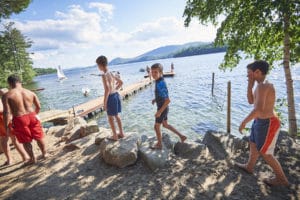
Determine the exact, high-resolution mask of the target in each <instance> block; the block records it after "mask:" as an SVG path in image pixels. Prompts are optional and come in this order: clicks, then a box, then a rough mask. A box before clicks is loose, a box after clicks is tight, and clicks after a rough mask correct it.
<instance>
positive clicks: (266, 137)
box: [250, 117, 280, 155]
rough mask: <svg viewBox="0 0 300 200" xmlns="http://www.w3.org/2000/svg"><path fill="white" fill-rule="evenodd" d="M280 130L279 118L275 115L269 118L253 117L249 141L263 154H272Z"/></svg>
mask: <svg viewBox="0 0 300 200" xmlns="http://www.w3.org/2000/svg"><path fill="white" fill-rule="evenodd" d="M279 131H280V120H279V119H278V118H277V117H272V118H270V119H255V120H254V122H253V124H252V128H251V134H250V141H251V142H253V143H255V144H256V148H257V150H258V151H260V152H261V153H263V154H271V155H272V154H273V153H274V148H275V145H276V141H277V137H278V134H279Z"/></svg>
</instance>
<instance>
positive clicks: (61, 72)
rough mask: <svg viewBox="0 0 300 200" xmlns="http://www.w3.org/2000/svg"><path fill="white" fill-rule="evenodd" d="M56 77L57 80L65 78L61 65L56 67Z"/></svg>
mask: <svg viewBox="0 0 300 200" xmlns="http://www.w3.org/2000/svg"><path fill="white" fill-rule="evenodd" d="M56 70H57V78H58V79H59V80H63V79H66V78H67V77H66V76H65V74H64V72H63V70H62V68H61V66H60V65H59V66H58V67H57V69H56Z"/></svg>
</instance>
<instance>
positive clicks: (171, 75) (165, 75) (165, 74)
mask: <svg viewBox="0 0 300 200" xmlns="http://www.w3.org/2000/svg"><path fill="white" fill-rule="evenodd" d="M173 76H175V72H164V73H163V77H173ZM148 77H149V75H148V74H147V75H145V76H144V78H148Z"/></svg>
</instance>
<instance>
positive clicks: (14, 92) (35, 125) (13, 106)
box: [3, 75, 46, 164]
mask: <svg viewBox="0 0 300 200" xmlns="http://www.w3.org/2000/svg"><path fill="white" fill-rule="evenodd" d="M7 82H8V85H9V87H10V88H11V89H10V90H9V91H8V92H7V93H6V95H5V96H4V99H3V106H4V111H3V114H4V123H5V128H6V132H7V133H9V131H10V129H9V119H10V115H12V125H13V129H14V133H15V135H16V137H17V139H18V141H19V142H20V143H22V144H23V146H24V148H25V150H26V152H27V153H28V155H29V157H30V160H29V161H28V162H27V163H26V164H34V163H35V162H36V158H35V156H34V153H33V150H32V145H31V142H32V139H34V140H36V141H37V144H38V146H39V148H40V149H41V151H42V158H45V157H46V148H45V143H44V139H43V138H44V133H43V129H42V126H41V123H40V121H39V119H38V117H37V114H38V113H39V111H40V108H41V107H40V102H39V100H38V97H37V96H36V95H35V94H34V93H33V92H31V91H29V90H27V89H25V88H23V87H22V83H21V81H20V79H19V77H18V76H16V75H11V76H9V77H8V78H7ZM33 105H34V107H33Z"/></svg>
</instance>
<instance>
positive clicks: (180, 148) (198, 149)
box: [174, 141, 206, 159]
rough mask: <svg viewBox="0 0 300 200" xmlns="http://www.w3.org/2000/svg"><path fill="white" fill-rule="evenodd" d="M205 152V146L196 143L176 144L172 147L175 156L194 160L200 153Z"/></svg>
mask: <svg viewBox="0 0 300 200" xmlns="http://www.w3.org/2000/svg"><path fill="white" fill-rule="evenodd" d="M203 151H204V152H206V146H205V145H204V144H201V143H197V142H190V141H189V142H184V143H181V142H177V143H176V144H175V147H174V152H175V154H176V155H178V156H181V157H184V158H190V159H194V158H197V157H198V156H199V155H201V154H202V152H203Z"/></svg>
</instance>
